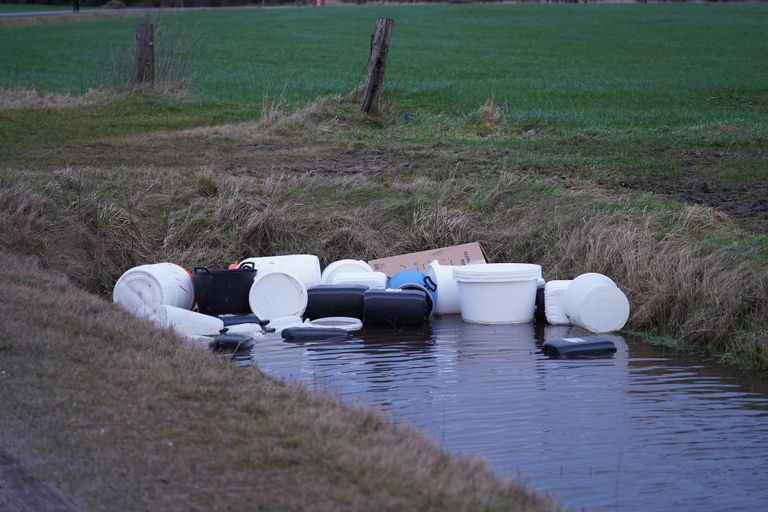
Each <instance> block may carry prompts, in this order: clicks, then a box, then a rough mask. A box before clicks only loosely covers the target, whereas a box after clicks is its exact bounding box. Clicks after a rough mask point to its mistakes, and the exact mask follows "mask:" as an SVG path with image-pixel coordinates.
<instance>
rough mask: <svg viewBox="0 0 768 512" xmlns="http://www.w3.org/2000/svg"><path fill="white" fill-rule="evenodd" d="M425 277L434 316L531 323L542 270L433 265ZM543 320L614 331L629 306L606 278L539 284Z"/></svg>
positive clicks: (513, 266) (525, 266)
mask: <svg viewBox="0 0 768 512" xmlns="http://www.w3.org/2000/svg"><path fill="white" fill-rule="evenodd" d="M425 274H426V275H427V276H429V277H430V278H432V280H433V281H434V282H435V283H437V304H436V313H437V314H439V315H452V314H459V313H460V314H461V319H462V320H463V321H465V322H470V323H478V324H519V323H528V322H532V321H533V317H534V313H535V308H536V292H537V289H538V287H539V284H540V283H542V282H543V279H542V278H541V266H539V265H532V264H528V263H489V264H479V265H466V266H448V265H440V263H439V262H437V261H433V262H432V263H430V264H429V265H427V268H426V270H425ZM544 304H545V314H546V318H547V321H548V322H549V323H551V324H555V325H577V326H579V327H583V328H584V329H587V330H589V331H591V332H595V333H602V332H612V331H617V330H619V329H621V328H622V327H624V325H625V324H626V323H627V319H628V318H629V301H628V300H627V297H626V295H624V293H623V292H622V291H621V290H620V289H619V288H618V287H617V286H616V283H614V282H613V281H612V280H611V279H610V278H608V277H606V276H604V275H602V274H596V273H587V274H582V275H580V276H579V277H577V278H576V279H573V280H568V281H549V282H547V283H546V284H545V285H544Z"/></svg>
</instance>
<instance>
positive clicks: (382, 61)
mask: <svg viewBox="0 0 768 512" xmlns="http://www.w3.org/2000/svg"><path fill="white" fill-rule="evenodd" d="M394 23H395V22H394V21H393V20H391V19H389V18H379V19H378V20H377V21H376V30H375V31H374V32H373V35H372V36H371V60H370V61H368V79H367V80H366V81H365V94H364V95H363V105H362V107H361V110H362V111H363V112H365V113H366V114H371V113H375V112H376V111H377V110H378V109H379V96H380V94H381V86H382V84H383V83H384V70H385V69H386V67H387V54H388V53H389V40H390V39H391V38H392V25H393V24H394Z"/></svg>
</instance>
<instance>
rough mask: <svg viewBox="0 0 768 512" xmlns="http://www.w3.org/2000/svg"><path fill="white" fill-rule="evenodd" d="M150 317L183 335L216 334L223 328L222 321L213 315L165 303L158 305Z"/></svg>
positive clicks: (162, 325)
mask: <svg viewBox="0 0 768 512" xmlns="http://www.w3.org/2000/svg"><path fill="white" fill-rule="evenodd" d="M151 318H152V320H153V321H154V322H155V323H156V324H158V325H160V326H161V327H170V328H171V329H173V330H174V331H176V332H177V333H179V334H182V335H184V336H208V335H216V334H218V333H219V332H221V330H222V329H224V322H222V321H221V320H220V319H219V318H216V317H215V316H210V315H204V314H202V313H196V312H194V311H190V310H188V309H182V308H177V307H176V306H169V305H167V304H163V305H161V306H159V307H158V308H157V310H156V312H155V315H153V317H151Z"/></svg>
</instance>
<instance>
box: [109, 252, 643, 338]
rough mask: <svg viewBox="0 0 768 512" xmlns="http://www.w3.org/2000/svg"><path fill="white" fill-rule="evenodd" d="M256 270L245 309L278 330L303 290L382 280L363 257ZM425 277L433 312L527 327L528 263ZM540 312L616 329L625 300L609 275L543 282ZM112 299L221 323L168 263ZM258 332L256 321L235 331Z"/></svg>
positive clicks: (167, 315)
mask: <svg viewBox="0 0 768 512" xmlns="http://www.w3.org/2000/svg"><path fill="white" fill-rule="evenodd" d="M246 263H251V264H253V266H254V268H255V269H256V270H257V272H256V278H255V279H254V282H253V285H252V286H251V289H250V294H249V304H250V307H251V310H252V311H253V313H254V314H255V315H257V316H258V317H259V318H262V319H269V320H271V323H270V327H276V328H277V329H283V328H286V327H293V326H297V325H305V324H306V322H305V321H304V320H303V319H302V318H301V317H302V315H303V313H304V311H305V309H306V306H307V300H308V296H307V289H308V288H311V287H313V286H317V285H320V284H347V285H349V284H363V285H367V286H368V287H370V288H385V287H386V285H387V276H386V275H385V274H383V273H381V272H374V270H373V269H372V268H371V267H370V265H368V264H367V263H366V262H364V261H361V260H341V261H336V262H334V263H331V264H330V265H328V266H327V267H326V268H325V270H323V272H322V273H321V271H320V260H319V259H318V258H317V256H314V255H309V254H296V255H287V256H273V257H263V258H248V259H246V260H243V261H242V262H240V265H241V266H242V265H243V264H246ZM425 274H426V275H427V276H429V277H430V278H431V279H432V281H434V282H435V283H436V284H437V301H436V304H435V310H434V312H435V313H436V314H438V315H452V314H461V318H462V320H463V321H465V322H470V323H478V324H517V323H527V322H532V321H533V318H534V312H535V307H536V306H535V304H536V293H537V289H538V287H539V284H540V283H541V282H543V280H542V279H541V266H539V265H533V264H527V263H488V264H477V265H467V266H448V265H441V264H440V263H438V262H437V261H433V262H432V263H430V264H429V265H428V266H427V267H426V269H425ZM544 296H545V313H546V318H547V320H548V321H549V323H551V324H555V325H578V326H580V327H583V328H585V329H588V330H589V331H592V332H596V333H600V332H611V331H616V330H619V329H621V328H622V327H623V326H624V325H625V324H626V322H627V319H628V317H629V301H628V300H627V297H626V296H625V295H624V293H623V292H622V291H621V290H620V289H619V288H618V287H617V286H616V284H615V283H614V282H613V281H612V280H611V279H609V278H608V277H606V276H604V275H602V274H595V273H588V274H583V275H581V276H579V277H577V278H576V279H574V280H571V281H549V282H547V283H546V284H545V285H544ZM113 297H114V301H115V302H117V303H119V304H121V305H122V306H123V307H125V308H126V309H128V310H129V311H131V312H132V313H134V314H135V315H137V316H140V317H142V318H147V319H150V320H152V321H154V322H155V323H157V324H159V325H161V326H164V327H171V328H173V329H174V330H176V331H178V332H180V333H181V334H186V335H210V334H217V333H218V332H219V331H220V330H221V329H223V328H224V324H223V322H222V320H221V319H219V318H217V317H213V316H209V315H201V314H199V313H196V312H193V311H191V309H192V308H193V306H194V297H195V294H194V288H193V285H192V278H191V275H190V273H189V272H187V271H186V270H185V269H183V268H182V267H180V266H178V265H175V264H173V263H157V264H152V265H141V266H138V267H135V268H132V269H131V270H129V271H127V272H126V273H125V274H123V275H122V276H121V277H120V279H119V280H118V281H117V284H116V285H115V289H114V294H113ZM248 329H251V330H252V332H254V333H256V332H260V326H258V325H256V324H254V325H252V326H248V325H246V326H245V327H239V328H238V329H236V330H239V331H240V332H248Z"/></svg>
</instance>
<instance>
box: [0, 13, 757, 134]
mask: <svg viewBox="0 0 768 512" xmlns="http://www.w3.org/2000/svg"><path fill="white" fill-rule="evenodd" d="M380 16H389V17H392V18H393V19H394V20H395V28H394V35H393V43H392V49H391V53H390V63H389V69H388V75H387V91H388V94H389V95H390V97H391V98H392V99H393V101H394V102H395V105H396V107H397V108H398V109H401V110H405V111H412V112H446V113H466V112H469V111H475V110H477V109H478V108H479V107H480V106H481V105H482V104H483V103H484V102H485V101H486V100H487V98H489V97H491V96H493V97H494V98H495V102H496V104H498V105H500V106H501V107H502V108H503V109H504V110H505V111H507V112H509V113H511V114H513V115H514V116H515V117H516V118H517V119H519V120H521V122H537V123H545V124H562V125H566V126H573V127H590V128H603V127H611V128H616V127H621V128H630V127H641V128H660V127H680V126H693V125H708V124H723V123H741V124H746V125H750V126H761V127H764V126H766V123H767V122H768V85H766V81H765V77H766V76H768V59H766V58H765V55H768V6H766V5H730V4H729V5H476V6H474V5H466V6H453V5H440V6H419V7H412V6H373V7H360V8H352V7H347V8H333V9H331V8H329V9H269V10H258V9H245V10H234V11H233V10H227V11H219V12H210V11H205V12H190V13H183V14H178V15H165V16H162V17H160V18H159V19H160V23H161V26H162V27H163V30H165V31H166V33H173V34H181V35H182V37H183V38H185V39H189V40H193V41H194V42H195V51H194V52H193V54H192V55H191V57H190V58H191V59H192V67H193V70H194V77H193V82H192V91H193V92H194V93H195V94H197V95H199V96H203V97H207V98H212V99H216V100H219V101H222V102H233V103H237V104H260V103H261V102H262V99H263V97H265V96H268V97H270V98H273V99H281V100H283V101H285V102H287V103H289V104H292V103H296V102H304V101H308V100H311V99H313V98H315V97H317V96H320V95H326V94H339V93H345V92H348V91H350V90H351V89H352V88H354V87H355V85H356V84H358V83H360V82H361V81H362V80H363V78H364V72H365V67H366V61H367V56H368V45H369V37H370V32H371V30H372V28H373V25H374V22H375V20H376V18H377V17H380ZM137 22H138V19H137V18H123V19H115V20H93V21H87V22H82V23H67V24H60V25H45V26H32V27H6V28H3V29H0V38H1V40H2V46H3V48H4V51H3V52H2V55H0V70H2V71H3V73H2V76H3V77H4V78H3V79H4V81H5V83H4V84H2V85H5V86H8V85H17V84H23V85H28V86H34V87H38V88H40V89H41V90H43V91H55V92H71V93H74V94H79V93H82V92H83V91H85V90H86V89H87V88H89V87H94V86H99V85H100V81H103V76H104V75H105V72H106V71H107V70H105V68H107V67H109V66H108V65H107V64H105V63H106V61H108V60H109V57H108V56H110V55H117V54H121V52H124V51H125V48H126V47H129V46H130V45H131V44H132V41H133V27H134V26H135V24H136V23H137ZM158 38H159V39H161V42H159V43H158V44H159V45H161V44H162V36H158ZM22 54H23V55H24V56H25V57H24V58H23V59H19V58H18V55H22Z"/></svg>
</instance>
